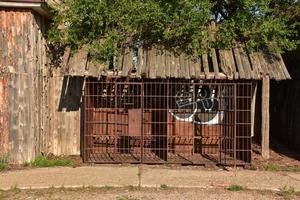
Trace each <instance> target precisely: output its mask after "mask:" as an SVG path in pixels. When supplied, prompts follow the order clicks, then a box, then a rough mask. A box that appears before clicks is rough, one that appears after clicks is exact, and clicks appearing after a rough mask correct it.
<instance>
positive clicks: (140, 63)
mask: <svg viewBox="0 0 300 200" xmlns="http://www.w3.org/2000/svg"><path fill="white" fill-rule="evenodd" d="M143 67H144V62H143V49H142V47H139V48H138V56H137V76H138V77H141V76H142V71H143Z"/></svg>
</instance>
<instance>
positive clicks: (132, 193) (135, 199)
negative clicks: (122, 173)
mask: <svg viewBox="0 0 300 200" xmlns="http://www.w3.org/2000/svg"><path fill="white" fill-rule="evenodd" d="M0 199H1V200H6V199H7V200H14V199H16V200H25V199H26V200H29V199H34V200H48V199H49V200H50V199H51V200H59V199H64V200H74V199H78V200H81V199H82V200H83V199H89V200H96V199H103V200H106V199H107V200H152V199H159V200H161V199H164V200H177V199H182V200H186V199H189V200H193V199H195V200H196V199H201V200H202V199H221V200H225V199H300V196H299V195H298V194H283V193H280V192H269V191H250V190H243V191H228V190H227V189H225V188H219V189H216V188H214V189H174V188H157V189H139V188H134V187H128V188H108V187H107V188H98V189H97V188H80V189H65V188H60V189H54V188H50V189H43V190H18V189H11V190H10V191H7V192H3V191H2V192H0Z"/></svg>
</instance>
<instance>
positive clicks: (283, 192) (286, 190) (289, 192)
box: [278, 186, 296, 200]
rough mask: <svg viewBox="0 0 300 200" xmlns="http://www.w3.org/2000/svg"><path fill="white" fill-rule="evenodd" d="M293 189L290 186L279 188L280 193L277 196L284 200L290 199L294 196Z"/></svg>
mask: <svg viewBox="0 0 300 200" xmlns="http://www.w3.org/2000/svg"><path fill="white" fill-rule="evenodd" d="M295 194H296V192H295V188H293V187H291V186H284V187H283V188H280V191H279V193H278V195H280V196H282V197H283V198H284V199H286V200H290V199H292V197H293V195H295Z"/></svg>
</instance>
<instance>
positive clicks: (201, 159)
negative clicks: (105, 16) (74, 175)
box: [0, 0, 290, 165]
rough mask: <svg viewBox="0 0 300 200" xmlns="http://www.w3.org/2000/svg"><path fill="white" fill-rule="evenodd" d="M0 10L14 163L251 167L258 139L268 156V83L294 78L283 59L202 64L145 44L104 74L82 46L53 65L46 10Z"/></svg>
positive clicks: (236, 55) (25, 4)
mask: <svg viewBox="0 0 300 200" xmlns="http://www.w3.org/2000/svg"><path fill="white" fill-rule="evenodd" d="M1 3H2V2H1ZM1 3H0V21H1V23H2V24H1V32H0V33H1V35H0V44H1V47H2V48H1V49H2V50H3V52H1V57H0V59H1V62H0V69H1V81H0V83H1V85H0V97H1V98H0V105H1V115H0V117H1V119H0V128H1V133H0V144H1V151H2V153H7V154H8V155H9V157H10V161H11V162H13V163H23V162H25V161H30V160H32V159H34V157H35V156H37V155H39V154H40V153H43V154H50V153H51V154H54V155H81V156H82V157H83V160H84V161H85V162H92V163H125V162H126V163H179V164H207V163H217V164H223V165H246V164H250V163H251V150H252V149H251V143H252V141H251V140H252V136H253V134H254V133H255V134H260V133H261V134H262V146H263V153H264V156H265V157H268V151H267V150H268V142H269V138H268V134H269V123H268V120H269V117H268V115H269V114H268V113H269V96H268V94H269V82H270V79H275V80H278V81H279V80H285V79H290V75H289V73H288V71H287V70H286V67H285V64H284V63H283V60H282V58H281V56H280V55H270V54H265V53H263V52H258V53H248V52H247V51H246V48H245V47H244V46H243V45H242V44H237V45H236V47H234V48H232V49H227V50H219V49H211V50H210V52H209V53H207V54H203V55H202V56H201V57H194V56H191V55H186V54H184V53H179V54H177V53H174V52H172V51H169V50H167V49H164V48H162V47H152V48H143V47H139V48H137V49H133V48H126V49H122V54H121V55H120V56H119V57H118V58H116V59H115V60H114V62H113V63H112V65H111V67H110V68H106V67H105V66H104V65H99V64H95V63H93V62H90V61H89V59H88V55H87V52H86V50H85V49H84V48H82V49H81V50H79V52H78V53H77V54H76V55H74V56H72V57H71V56H70V55H69V51H67V50H66V51H65V53H64V55H63V56H62V58H61V60H59V62H57V63H59V66H58V67H56V68H54V67H51V65H50V64H49V59H48V58H47V50H48V48H47V44H46V42H45V38H44V33H45V32H46V27H47V17H48V16H49V15H48V14H47V12H46V11H47V10H46V9H44V8H45V6H46V5H45V4H44V3H43V2H42V1H33V0H32V1H29V0H23V1H6V4H1ZM16 4H18V6H16ZM32 4H34V6H33V5H32ZM29 5H30V6H29ZM37 5H39V6H38V7H39V8H38V9H37ZM20 7H22V8H20ZM41 10H42V11H41ZM260 83H262V84H260ZM261 85H262V94H263V98H262V101H261V102H262V103H261V106H257V105H258V104H259V103H258V102H260V99H259V101H257V99H256V96H257V90H258V89H259V88H258V86H261ZM259 90H260V89H259ZM262 111H263V112H262ZM261 113H262V114H261ZM260 116H261V117H260ZM260 118H261V120H260ZM257 127H258V128H257Z"/></svg>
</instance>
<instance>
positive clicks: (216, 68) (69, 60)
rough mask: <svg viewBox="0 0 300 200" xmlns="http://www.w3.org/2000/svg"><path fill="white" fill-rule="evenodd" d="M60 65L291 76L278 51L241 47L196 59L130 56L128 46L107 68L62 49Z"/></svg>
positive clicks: (176, 74) (146, 73) (77, 69)
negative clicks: (257, 50) (269, 51)
mask: <svg viewBox="0 0 300 200" xmlns="http://www.w3.org/2000/svg"><path fill="white" fill-rule="evenodd" d="M134 60H135V61H134ZM62 65H63V67H62V68H61V72H60V73H63V74H68V75H73V76H94V77H99V76H112V77H116V76H117V77H136V78H151V79H154V78H184V79H190V78H192V79H228V80H236V79H254V80H259V79H262V77H263V75H269V76H270V78H271V79H275V80H285V79H291V77H290V75H289V73H288V71H287V69H286V66H285V64H284V62H283V59H282V57H281V55H280V54H277V55H274V54H273V55H270V54H266V53H263V52H259V53H258V52H256V53H251V54H249V53H247V52H246V51H245V49H244V48H243V47H235V48H232V49H230V50H216V49H212V50H211V51H210V53H209V54H203V55H202V56H201V57H198V58H196V57H191V56H188V55H186V54H183V53H182V54H180V55H175V53H172V52H170V51H167V50H160V49H151V50H145V49H141V48H140V49H138V53H137V55H136V54H135V56H134V51H133V50H131V49H129V48H128V49H125V50H124V52H123V53H122V54H121V55H120V56H119V57H118V58H117V59H115V66H114V68H113V69H110V70H109V69H107V67H105V66H104V65H101V64H95V63H93V62H89V61H88V59H87V52H86V50H84V48H83V49H81V50H79V51H78V52H77V53H76V54H75V55H73V56H72V57H70V54H69V51H66V52H65V55H64V57H63V61H62Z"/></svg>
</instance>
